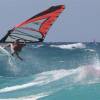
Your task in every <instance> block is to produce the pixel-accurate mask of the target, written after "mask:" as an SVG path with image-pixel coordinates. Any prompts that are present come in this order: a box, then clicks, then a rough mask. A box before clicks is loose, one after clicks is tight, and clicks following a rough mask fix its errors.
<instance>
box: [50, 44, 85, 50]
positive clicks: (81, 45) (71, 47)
mask: <svg viewBox="0 0 100 100" xmlns="http://www.w3.org/2000/svg"><path fill="white" fill-rule="evenodd" d="M50 47H55V48H60V49H76V48H79V49H83V48H86V46H85V44H83V43H74V44H68V45H50Z"/></svg>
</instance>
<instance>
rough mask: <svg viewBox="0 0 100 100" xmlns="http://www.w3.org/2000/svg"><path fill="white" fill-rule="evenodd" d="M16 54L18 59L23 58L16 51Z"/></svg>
mask: <svg viewBox="0 0 100 100" xmlns="http://www.w3.org/2000/svg"><path fill="white" fill-rule="evenodd" d="M16 56H17V57H18V58H19V59H20V60H23V59H22V58H21V57H20V56H19V53H18V52H16Z"/></svg>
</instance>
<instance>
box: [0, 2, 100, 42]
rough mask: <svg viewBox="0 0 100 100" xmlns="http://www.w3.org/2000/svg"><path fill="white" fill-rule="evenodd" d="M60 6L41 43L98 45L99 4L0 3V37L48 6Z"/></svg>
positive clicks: (99, 35) (99, 31) (99, 27)
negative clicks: (57, 15) (85, 43)
mask: <svg viewBox="0 0 100 100" xmlns="http://www.w3.org/2000/svg"><path fill="white" fill-rule="evenodd" d="M59 4H64V5H65V8H66V9H65V10H64V12H63V13H62V14H61V15H60V16H59V18H58V19H57V21H56V22H55V23H54V25H53V26H52V28H51V29H50V30H49V32H48V35H47V36H46V38H45V42H87V41H89V42H90V41H93V40H96V41H100V0H0V37H2V36H3V34H6V32H7V31H8V30H9V29H11V28H13V26H14V25H16V24H19V23H20V22H22V21H24V20H26V19H27V18H30V17H32V16H33V15H35V14H37V13H39V12H41V11H43V10H45V9H47V8H49V7H50V6H52V5H59Z"/></svg>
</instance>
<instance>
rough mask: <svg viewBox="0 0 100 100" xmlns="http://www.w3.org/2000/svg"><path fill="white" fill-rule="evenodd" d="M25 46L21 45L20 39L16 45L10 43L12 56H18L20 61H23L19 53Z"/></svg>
mask: <svg viewBox="0 0 100 100" xmlns="http://www.w3.org/2000/svg"><path fill="white" fill-rule="evenodd" d="M24 46H25V43H19V39H17V40H16V41H15V42H14V43H10V44H9V45H8V46H7V47H10V49H11V54H12V56H14V55H16V56H17V57H18V58H19V59H20V60H23V59H22V58H21V57H20V56H19V53H20V52H21V50H22V48H23V47H24Z"/></svg>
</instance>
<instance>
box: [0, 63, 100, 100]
mask: <svg viewBox="0 0 100 100" xmlns="http://www.w3.org/2000/svg"><path fill="white" fill-rule="evenodd" d="M35 77H36V78H35V79H34V78H33V81H32V82H29V83H26V84H22V85H16V86H11V87H5V88H2V89H0V93H6V92H13V91H16V90H20V89H25V88H29V87H32V86H35V87H37V88H40V89H41V87H42V88H43V87H44V88H45V86H47V88H45V90H43V91H41V92H39V93H37V94H34V92H33V94H34V95H30V96H24V97H23V96H22V97H18V98H8V99H0V100H37V99H39V98H42V97H45V96H49V95H51V94H53V93H55V92H57V91H59V90H61V89H63V88H71V87H73V86H76V85H87V84H89V85H91V84H96V83H100V67H98V68H97V67H96V68H95V67H94V66H92V65H86V66H80V67H78V68H76V69H70V70H65V69H61V70H53V71H48V72H43V73H40V74H37V75H35ZM52 84H53V88H51V86H52ZM48 86H49V87H50V88H49V87H48ZM48 88H49V89H48ZM35 91H36V90H35ZM19 93H20V91H19Z"/></svg>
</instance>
